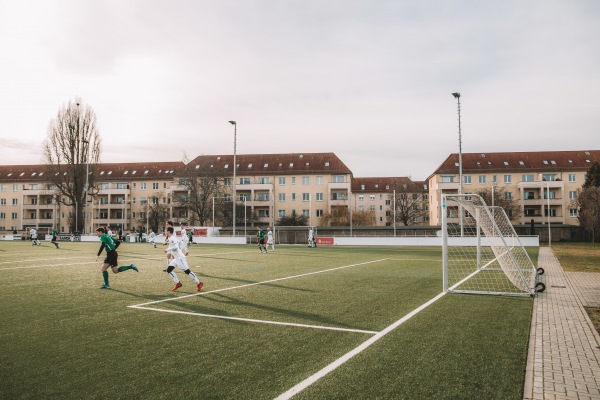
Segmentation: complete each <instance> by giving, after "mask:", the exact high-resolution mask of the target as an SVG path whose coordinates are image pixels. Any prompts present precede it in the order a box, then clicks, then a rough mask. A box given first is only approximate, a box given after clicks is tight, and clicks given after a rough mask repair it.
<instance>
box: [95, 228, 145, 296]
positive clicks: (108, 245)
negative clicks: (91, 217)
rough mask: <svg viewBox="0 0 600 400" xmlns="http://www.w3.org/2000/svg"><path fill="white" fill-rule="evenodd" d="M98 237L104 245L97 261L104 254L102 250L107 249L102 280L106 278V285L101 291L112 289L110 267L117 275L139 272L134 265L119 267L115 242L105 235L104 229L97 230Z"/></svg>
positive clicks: (101, 246)
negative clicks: (109, 278) (126, 272)
mask: <svg viewBox="0 0 600 400" xmlns="http://www.w3.org/2000/svg"><path fill="white" fill-rule="evenodd" d="M96 235H97V236H98V237H99V238H100V243H102V244H101V245H100V250H98V254H97V255H96V261H98V257H100V254H102V250H104V249H106V259H105V260H104V263H103V264H102V278H104V285H102V286H100V289H110V286H109V285H108V267H110V268H111V269H112V272H113V273H115V274H118V273H119V272H123V271H127V270H129V269H132V270H134V271H135V272H139V270H138V269H137V267H136V266H135V265H133V264H130V265H126V266H122V267H117V260H118V258H119V254H117V251H116V250H115V242H114V241H113V239H112V238H111V237H110V236H108V235H107V234H106V233H105V231H104V228H98V229H96Z"/></svg>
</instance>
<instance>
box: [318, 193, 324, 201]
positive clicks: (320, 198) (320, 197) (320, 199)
mask: <svg viewBox="0 0 600 400" xmlns="http://www.w3.org/2000/svg"><path fill="white" fill-rule="evenodd" d="M317 201H323V193H317Z"/></svg>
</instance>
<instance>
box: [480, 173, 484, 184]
mask: <svg viewBox="0 0 600 400" xmlns="http://www.w3.org/2000/svg"><path fill="white" fill-rule="evenodd" d="M479 183H485V175H479Z"/></svg>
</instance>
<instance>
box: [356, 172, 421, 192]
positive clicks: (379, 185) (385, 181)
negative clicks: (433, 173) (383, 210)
mask: <svg viewBox="0 0 600 400" xmlns="http://www.w3.org/2000/svg"><path fill="white" fill-rule="evenodd" d="M424 185H425V182H423V181H412V180H411V179H410V178H408V177H405V176H398V177H374V178H352V192H392V191H393V190H394V189H396V190H406V191H408V192H411V193H412V192H426V191H427V190H426V189H424ZM363 186H364V189H363Z"/></svg>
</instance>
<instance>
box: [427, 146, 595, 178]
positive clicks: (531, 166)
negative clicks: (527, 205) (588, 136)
mask: <svg viewBox="0 0 600 400" xmlns="http://www.w3.org/2000/svg"><path fill="white" fill-rule="evenodd" d="M458 156H459V155H458V153H452V154H450V155H449V156H448V158H446V160H444V162H443V163H442V164H441V165H440V166H439V167H438V168H437V169H436V170H435V171H434V172H433V174H431V175H430V176H429V178H431V177H432V176H433V175H438V174H457V173H458V172H459V171H458V170H459V157H458ZM596 160H600V150H581V151H539V152H516V153H513V152H510V153H508V152H507V153H463V154H462V167H463V174H473V173H478V172H482V173H485V172H493V171H499V172H501V171H505V172H516V171H531V172H561V171H581V170H587V169H588V168H589V167H590V165H591V163H592V162H594V161H596Z"/></svg>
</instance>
